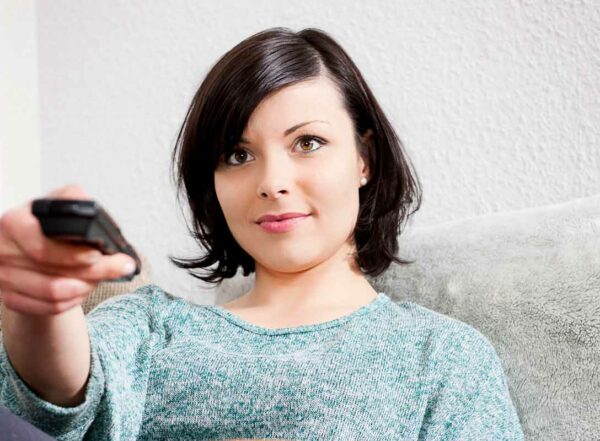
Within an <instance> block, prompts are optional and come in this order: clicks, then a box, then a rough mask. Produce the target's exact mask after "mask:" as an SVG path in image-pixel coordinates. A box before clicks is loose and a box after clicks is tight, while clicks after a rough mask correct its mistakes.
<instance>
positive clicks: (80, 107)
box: [2, 0, 600, 303]
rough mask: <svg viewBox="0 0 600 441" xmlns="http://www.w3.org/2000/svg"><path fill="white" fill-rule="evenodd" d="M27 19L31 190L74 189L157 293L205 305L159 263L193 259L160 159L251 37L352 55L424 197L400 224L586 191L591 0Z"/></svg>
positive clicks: (273, 7)
mask: <svg viewBox="0 0 600 441" xmlns="http://www.w3.org/2000/svg"><path fill="white" fill-rule="evenodd" d="M26 3H27V2H26ZM35 10H36V11H35V12H36V17H37V22H36V29H35V30H34V31H35V32H36V33H37V34H36V38H37V46H38V47H37V57H38V58H37V60H36V61H37V69H38V71H37V76H38V80H39V82H38V86H39V103H38V104H39V115H40V127H41V130H40V135H39V138H40V141H39V142H40V145H41V168H40V170H39V173H40V176H41V184H40V188H39V191H40V192H41V194H44V193H46V192H48V191H50V190H51V189H53V188H56V187H59V186H62V185H64V184H67V183H78V184H81V185H82V186H84V188H86V189H87V191H88V192H89V193H90V194H91V195H93V196H94V197H95V198H96V199H97V200H98V201H99V202H101V203H102V204H103V205H104V206H105V207H107V209H108V210H109V212H110V213H111V214H112V215H113V217H115V219H117V221H118V222H119V224H120V226H121V230H122V231H123V233H124V234H125V236H126V237H127V238H128V239H129V240H130V241H131V242H132V243H133V244H134V246H135V247H136V248H137V249H138V250H139V251H140V252H141V253H143V254H145V255H146V256H147V257H148V259H149V260H150V262H151V265H152V269H153V274H154V280H155V281H156V283H158V284H159V285H161V286H162V287H163V288H165V289H166V290H167V291H170V292H173V293H174V294H176V295H180V296H182V297H186V298H190V299H192V298H193V299H194V301H197V302H199V303H213V300H214V297H213V294H212V292H211V291H210V290H209V289H207V288H206V287H205V286H203V284H202V282H201V281H200V280H197V279H194V278H192V277H191V276H188V275H187V274H186V273H185V272H184V271H183V270H179V269H177V268H175V267H174V266H172V265H171V264H170V263H169V261H168V259H167V255H168V254H176V255H178V256H180V257H189V256H190V253H191V252H192V251H193V250H194V244H193V242H192V241H191V239H189V238H188V235H187V230H186V227H185V224H184V221H183V212H182V209H180V208H179V207H178V206H177V204H176V199H175V193H174V188H173V186H172V185H171V182H170V180H169V173H170V169H169V165H170V163H169V159H170V153H171V150H172V148H173V146H174V142H175V137H176V134H177V131H178V129H179V127H180V124H181V123H182V121H183V118H184V115H185V111H186V110H187V107H188V105H189V102H190V100H191V98H192V96H193V94H194V92H195V90H196V89H197V87H198V86H199V84H200V82H201V81H202V79H203V77H204V75H205V74H206V73H207V72H208V69H209V68H210V66H211V65H212V64H213V63H214V62H216V60H217V58H219V57H220V56H221V55H222V54H223V53H225V52H226V51H227V50H229V49H230V48H231V47H233V46H234V45H235V44H237V43H238V42H240V41H241V40H243V39H244V38H246V37H248V36H250V35H251V34H253V33H255V32H258V31H259V30H262V29H265V28H269V27H274V26H285V27H290V28H292V29H293V30H296V31H298V30H300V29H302V28H305V27H317V28H321V29H323V30H325V31H326V32H328V33H330V34H331V35H332V36H333V37H334V38H336V39H337V40H338V41H339V42H340V43H341V44H342V46H343V47H344V48H345V49H346V50H347V51H348V52H349V54H350V56H352V57H353V59H354V60H355V62H356V63H357V65H358V66H359V68H360V69H361V70H362V72H363V74H364V76H365V79H366V80H367V82H368V83H369V85H370V86H371V88H372V89H373V91H374V93H375V95H376V97H378V99H379V102H380V104H381V105H382V107H383V109H384V110H385V111H386V112H387V114H388V117H389V118H390V120H391V121H392V122H393V123H394V124H395V127H396V129H397V132H398V134H399V136H400V138H401V139H402V140H403V142H404V144H405V147H406V150H407V152H408V154H409V156H410V157H411V159H412V161H413V163H414V165H415V167H416V169H417V172H418V174H419V177H420V179H421V181H422V183H423V189H424V200H423V205H422V208H421V210H420V211H419V212H418V213H417V214H416V215H415V216H414V218H413V221H412V224H414V225H429V224H435V223H439V222H445V221H450V220H455V219H460V218H464V217H470V216H477V215H480V214H484V213H490V212H497V211H507V210H516V209H521V208H526V207H532V206H537V205H546V204H552V203H559V202H563V201H567V200H570V199H573V198H578V197H584V196H589V195H593V194H597V193H600V143H599V138H600V99H599V98H600V93H599V92H598V84H600V50H599V49H600V47H599V46H600V44H599V42H600V3H598V2H597V1H595V0H580V1H561V2H546V1H543V0H529V1H516V0H512V1H511V0H490V1H487V2H479V1H476V0H460V1H457V2H442V1H434V2H418V1H398V0H396V1H369V2H357V1H355V2H348V1H345V0H333V1H330V2H326V3H323V2H320V1H316V0H302V1H290V2H286V3H285V8H282V7H281V3H280V2H275V1H264V0H262V1H261V0H257V1H254V2H240V1H230V0H220V1H218V2H217V1H210V2H208V1H207V2H193V1H180V0H172V1H169V2H147V1H141V0H129V1H116V0H111V1H104V2H95V1H91V0H83V1H78V2H72V1H66V0H54V1H52V2H46V1H42V2H37V3H35ZM32 68H33V66H32ZM6 148H9V149H13V150H14V149H17V148H21V147H20V146H19V145H18V144H17V143H15V144H12V145H10V146H9V147H6V146H3V149H6ZM10 166H11V165H10V164H9V165H8V167H10ZM4 167H6V164H5V165H4ZM36 172H37V171H35V170H34V171H32V172H31V174H32V178H33V179H35V176H33V174H35V173H36ZM2 184H3V185H5V182H3V183H2ZM23 197H25V198H26V199H30V198H33V197H38V194H24V195H23ZM17 202H19V201H17ZM19 203H20V202H19ZM185 212H187V210H185Z"/></svg>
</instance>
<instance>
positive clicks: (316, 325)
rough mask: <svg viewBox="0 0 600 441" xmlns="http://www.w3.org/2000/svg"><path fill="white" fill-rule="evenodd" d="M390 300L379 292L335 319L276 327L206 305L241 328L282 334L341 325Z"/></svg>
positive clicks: (259, 332) (256, 331) (313, 330)
mask: <svg viewBox="0 0 600 441" xmlns="http://www.w3.org/2000/svg"><path fill="white" fill-rule="evenodd" d="M390 301H391V300H390V299H389V297H388V296H387V295H386V294H385V293H383V292H378V293H377V297H375V298H374V299H373V300H371V301H370V302H369V303H367V304H366V305H363V306H361V307H360V308H358V309H357V310H355V311H353V312H351V313H349V314H346V315H344V316H342V317H338V318H336V319H333V320H328V321H326V322H321V323H314V324H311V325H301V326H292V327H286V328H275V329H272V328H265V327H263V326H258V325H255V324H253V323H250V322H248V321H246V320H244V319H242V318H241V317H240V316H238V315H236V314H234V313H232V312H231V311H229V310H228V309H226V308H223V307H222V306H220V305H204V306H205V308H206V309H207V310H209V311H211V312H213V313H215V314H218V315H220V316H221V317H223V318H225V319H226V320H227V321H229V322H230V323H233V324H234V325H236V326H238V327H240V328H243V329H245V330H247V331H250V332H253V333H255V334H263V335H282V334H295V333H301V332H315V331H320V330H323V329H327V328H332V327H334V326H340V325H343V324H344V323H346V322H348V321H349V320H352V319H354V318H356V317H359V316H362V315H364V314H367V313H369V312H371V311H374V310H375V309H377V308H378V307H379V306H381V305H382V304H384V303H388V302H390Z"/></svg>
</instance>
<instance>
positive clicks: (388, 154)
mask: <svg viewBox="0 0 600 441" xmlns="http://www.w3.org/2000/svg"><path fill="white" fill-rule="evenodd" d="M321 75H326V76H328V77H329V78H330V79H332V80H333V82H334V83H335V84H336V86H337V88H338V90H339V92H340V94H341V95H342V97H343V103H344V106H345V109H346V110H347V112H348V114H349V115H350V117H351V119H352V121H353V123H354V129H355V138H356V141H357V146H361V141H360V140H361V138H360V137H361V136H363V135H364V134H365V133H366V131H367V130H368V129H372V132H373V133H372V137H371V138H372V139H371V140H370V142H369V143H368V147H367V152H366V153H365V154H366V156H367V158H368V164H369V171H370V177H369V178H370V179H369V181H368V183H367V184H366V185H364V186H363V187H360V189H359V200H360V205H359V212H358V218H357V221H356V225H355V228H354V231H353V233H352V235H351V237H350V238H351V240H352V241H353V244H354V245H356V253H355V254H354V256H353V257H354V258H355V260H356V263H357V264H358V266H359V268H360V270H361V271H362V272H363V274H366V275H368V276H371V277H375V276H378V275H380V274H381V273H383V272H384V271H385V270H386V269H387V268H388V267H389V266H390V264H391V263H392V262H396V263H398V264H409V263H413V262H412V261H406V260H402V259H400V258H398V257H396V255H395V254H396V252H397V251H398V236H399V235H400V234H401V232H402V230H403V227H404V224H405V223H406V221H407V220H408V217H409V216H410V215H412V214H413V213H414V212H416V211H417V210H418V209H419V207H420V205H421V186H420V183H419V180H418V177H417V176H416V174H414V173H413V172H412V171H411V169H412V164H411V163H410V161H409V159H408V156H407V155H406V153H404V147H403V145H402V143H401V141H400V139H399V138H398V136H397V135H396V133H395V131H394V129H393V127H392V125H391V124H390V122H389V121H388V119H387V118H386V116H385V114H384V112H383V111H382V109H381V107H380V106H379V104H378V103H377V101H376V99H375V97H374V96H373V94H372V93H371V90H370V89H369V87H368V86H367V83H366V82H365V80H364V79H363V77H362V75H361V73H360V72H359V70H358V68H357V67H356V65H355V64H354V62H353V61H352V60H351V58H350V57H349V56H348V54H347V53H346V52H345V51H344V50H343V49H342V47H341V46H340V45H339V44H338V43H337V42H336V41H335V40H334V39H333V38H332V37H330V36H329V35H328V34H327V33H325V32H324V31H321V30H319V29H316V28H307V29H304V30H302V31H300V32H297V33H295V32H293V31H292V30H290V29H289V28H283V27H275V28H270V29H266V30H264V31H261V32H258V33H256V34H254V35H252V36H250V37H248V38H246V39H245V40H243V41H242V42H241V43H239V44H238V45H236V46H235V47H234V48H232V49H231V50H229V51H228V52H227V53H226V54H225V55H223V56H222V57H221V58H220V59H219V60H218V61H217V62H216V63H215V64H214V66H213V67H212V68H211V69H210V71H209V72H208V74H207V75H206V78H205V79H204V81H203V82H202V84H201V85H200V87H199V89H198V90H197V92H196V94H195V96H194V98H193V99H192V102H191V105H190V107H189V109H188V111H187V114H186V116H185V120H184V122H183V124H182V126H181V129H180V130H179V134H178V136H177V141H176V144H175V149H174V150H173V153H172V166H173V168H174V172H175V179H176V189H177V190H178V196H179V191H180V190H181V188H182V186H185V195H186V197H187V202H188V204H189V207H190V209H191V213H192V217H193V228H192V229H191V230H190V229H189V226H188V230H189V231H190V233H191V235H192V236H193V237H194V238H195V240H196V241H197V242H198V243H199V244H200V245H202V246H203V247H204V248H205V249H206V250H207V253H206V254H205V255H203V256H201V257H199V258H197V259H178V258H173V257H171V256H169V259H170V260H171V262H172V263H173V264H174V265H176V266H177V267H179V268H185V269H187V270H188V272H189V273H190V274H191V275H192V276H193V277H196V278H198V279H202V280H204V281H205V282H209V283H214V284H219V283H221V282H222V281H223V280H224V279H226V278H232V277H234V276H235V275H236V273H237V271H238V268H239V266H241V267H242V269H243V274H244V276H248V275H249V274H250V273H252V272H254V271H255V262H254V259H253V258H252V256H250V255H249V254H248V253H246V251H244V249H242V248H241V247H240V246H239V244H238V243H237V241H236V240H235V239H234V237H233V235H232V234H231V232H230V231H229V228H228V226H227V222H226V221H225V217H224V214H223V211H222V210H221V206H220V204H219V202H218V200H217V196H216V191H215V186H214V172H215V169H216V168H217V166H218V163H219V161H220V159H221V158H222V157H224V155H226V156H225V157H229V155H230V154H231V153H232V152H233V151H234V148H235V147H236V145H237V143H238V141H239V138H240V137H241V136H242V133H243V131H244V128H245V127H246V124H247V122H248V119H249V118H250V115H251V114H252V111H253V110H254V109H255V108H256V107H257V105H258V104H259V103H260V102H261V101H262V100H263V99H264V98H265V97H267V96H268V95H270V94H272V93H274V92H277V91H278V90H280V89H282V88H283V87H286V86H289V85H292V84H294V83H298V82H300V81H305V80H309V79H314V78H316V77H318V76H321ZM361 147H362V146H361ZM178 200H179V199H178ZM413 205H414V208H412V209H411V207H413ZM352 236H353V237H352ZM214 264H217V265H216V267H213V268H211V269H210V270H209V271H208V272H207V273H206V274H205V275H199V274H196V273H195V272H194V271H193V270H194V269H196V268H207V267H210V266H211V265H214Z"/></svg>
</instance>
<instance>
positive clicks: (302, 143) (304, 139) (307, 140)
mask: <svg viewBox="0 0 600 441" xmlns="http://www.w3.org/2000/svg"><path fill="white" fill-rule="evenodd" d="M298 141H299V144H300V146H301V147H300V148H301V149H302V151H303V152H308V153H310V152H314V151H315V150H319V149H320V148H321V147H322V146H323V145H325V142H324V141H322V140H321V139H319V138H317V137H316V136H303V137H301V138H300V139H299V140H298ZM313 141H316V142H317V144H320V145H321V147H319V148H317V149H314V150H304V149H303V147H304V146H305V145H307V144H308V145H310V143H311V142H313Z"/></svg>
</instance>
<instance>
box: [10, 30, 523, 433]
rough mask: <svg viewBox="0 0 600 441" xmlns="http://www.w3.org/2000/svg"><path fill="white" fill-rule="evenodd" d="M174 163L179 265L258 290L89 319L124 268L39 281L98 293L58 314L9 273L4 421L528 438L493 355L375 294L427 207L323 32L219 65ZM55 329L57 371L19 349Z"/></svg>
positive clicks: (132, 296)
mask: <svg viewBox="0 0 600 441" xmlns="http://www.w3.org/2000/svg"><path fill="white" fill-rule="evenodd" d="M173 161H174V164H175V170H176V173H177V174H176V177H177V185H178V188H179V189H183V190H184V192H183V193H184V195H185V197H186V201H187V203H188V204H189V207H190V210H191V215H192V221H193V225H192V232H193V237H194V238H195V239H196V240H197V241H198V244H199V245H200V246H201V247H202V248H203V250H202V256H200V257H199V258H192V259H175V258H171V259H172V261H173V262H174V263H175V264H176V265H177V266H179V267H181V268H185V269H187V270H189V272H190V274H191V275H193V276H194V277H197V278H200V279H202V280H204V281H206V282H209V283H220V282H221V281H222V280H224V279H227V278H231V277H233V276H234V275H236V273H237V270H238V269H239V268H240V267H241V268H242V270H243V274H244V276H248V275H249V274H251V273H254V274H255V281H254V284H253V286H252V288H251V289H250V290H249V291H248V292H246V293H244V294H243V295H242V296H241V297H239V298H237V299H235V300H233V301H232V302H229V303H226V304H222V305H198V304H192V303H189V302H187V301H185V300H184V299H181V298H178V297H175V296H173V295H171V294H169V293H166V292H165V291H164V290H163V289H161V288H160V287H159V286H157V285H145V286H143V287H141V288H139V289H138V290H136V291H135V292H134V293H129V294H126V295H123V296H118V297H115V298H111V299H109V300H107V301H105V302H103V303H102V304H100V305H99V306H97V307H96V308H95V309H94V310H93V311H92V312H90V313H89V314H88V315H87V316H84V315H83V312H82V311H81V308H80V307H79V306H77V307H74V305H73V303H75V305H79V304H80V303H81V301H82V299H83V298H85V295H87V294H86V293H89V291H90V290H91V289H93V287H94V286H95V283H97V281H98V280H100V279H101V275H103V276H104V277H105V278H106V277H107V276H106V275H105V273H103V272H102V271H107V273H106V274H109V273H108V271H109V269H110V268H112V267H113V266H114V265H116V264H117V263H119V264H120V263H122V260H120V261H117V260H116V259H117V256H104V257H102V258H101V259H100V260H99V261H98V262H96V263H95V264H87V265H86V266H81V264H80V266H75V265H74V264H72V266H71V267H69V269H68V271H67V269H64V270H63V271H62V272H60V273H59V272H56V271H55V273H54V278H51V277H49V276H48V277H47V278H46V279H43V282H45V283H51V282H52V281H53V280H56V278H57V277H56V274H61V275H63V276H66V277H69V278H71V279H77V280H78V281H80V282H83V283H85V284H86V285H85V287H82V291H83V292H84V293H83V294H81V293H79V297H76V298H75V300H73V299H72V298H71V300H67V301H65V299H66V297H67V296H65V297H63V298H62V300H63V301H65V302H64V303H63V304H61V305H62V306H60V307H57V306H56V303H58V302H57V300H56V297H57V296H56V295H54V296H52V295H50V294H45V295H44V294H42V293H40V292H35V289H34V288H33V287H31V286H29V287H27V286H26V284H25V282H21V285H19V283H18V277H17V276H16V272H14V271H0V278H1V279H2V284H1V285H0V288H2V289H3V291H4V290H5V289H6V292H4V296H5V302H6V309H7V311H5V313H8V314H10V319H11V320H10V321H11V323H10V325H11V326H10V336H11V337H12V339H6V341H5V344H6V350H4V348H3V349H2V350H1V351H0V368H1V370H0V373H1V374H3V375H4V381H3V382H2V383H1V386H0V403H1V404H3V405H4V406H6V407H7V408H9V409H10V410H12V411H13V412H14V413H16V414H18V415H20V416H22V417H23V418H24V419H26V420H27V421H30V422H32V423H33V424H35V425H36V426H37V427H39V428H41V429H42V430H45V431H46V432H47V433H48V434H50V435H53V436H55V437H57V438H58V439H65V440H66V439H83V438H84V437H86V439H98V440H100V439H102V440H113V439H114V440H117V439H178V440H184V439H194V440H199V439H207V440H208V439H211V440H216V439H219V440H224V439H285V440H309V439H310V440H353V439H361V440H363V439H369V440H392V439H393V440H400V439H402V440H404V439H412V440H417V439H423V440H459V439H460V440H471V439H472V440H521V439H523V433H522V430H521V427H520V424H519V419H518V415H517V413H516V410H515V407H514V405H513V403H512V400H511V397H510V395H509V392H508V387H507V382H506V377H505V374H504V371H503V369H502V365H501V362H500V360H499V358H498V356H497V354H496V352H495V350H494V348H493V347H492V346H491V344H490V342H489V341H488V340H487V339H486V338H485V337H484V336H483V335H482V334H481V333H479V332H478V331H477V330H475V329H474V328H473V327H471V326H469V325H467V324H465V323H463V322H460V321H458V320H456V319H453V318H450V317H448V316H444V315H442V314H439V313H436V312H434V311H431V310H429V309H426V308H424V307H422V306H419V305H417V304H415V303H411V302H407V301H404V302H395V301H392V300H391V298H390V297H389V296H388V294H386V293H383V292H377V291H376V290H375V289H373V287H372V286H371V285H370V283H369V282H368V280H367V279H366V276H371V277H374V276H378V275H381V274H382V273H383V272H384V271H385V270H386V269H387V268H388V267H389V266H390V265H391V264H392V263H393V262H395V263H396V264H400V265H404V264H409V263H410V262H406V261H404V260H402V259H400V258H398V257H397V256H396V253H397V251H398V236H399V234H400V233H401V231H402V227H403V225H404V223H405V222H406V221H407V219H408V217H409V216H410V215H411V214H412V213H414V212H415V211H416V210H417V209H418V208H419V205H420V202H421V191H420V186H419V184H418V179H417V178H416V175H415V174H414V172H413V171H412V168H411V166H410V161H409V160H408V158H407V156H406V153H405V152H404V150H403V147H402V144H401V142H400V140H399V138H398V137H397V135H396V133H395V132H394V129H393V127H392V125H391V124H390V122H389V121H388V119H387V118H386V116H385V115H384V113H383V111H382V110H381V108H380V106H379V105H378V103H377V101H376V99H375V97H374V96H373V94H372V93H371V91H370V89H369V87H368V86H367V84H366V82H365V81H364V79H363V78H362V76H361V74H360V72H359V70H358V68H357V67H356V65H355V64H354V63H353V62H352V60H351V59H350V57H349V56H348V55H347V54H346V52H345V51H344V50H343V49H342V48H341V47H340V45H339V44H337V43H336V42H335V41H334V40H333V39H332V38H331V37H330V36H329V35H327V34H326V33H324V32H322V31H320V30H317V29H305V30H302V31H300V32H293V31H291V30H289V29H286V28H273V29H268V30H266V31H263V32H260V33H258V34H255V35H253V36H251V37H249V38H248V39H246V40H244V41H242V42H241V43H240V44H238V45H237V46H235V47H234V48H233V49H231V50H230V51H229V52H227V53H226V54H225V55H224V56H223V57H222V58H221V59H220V60H219V61H218V62H217V63H216V64H215V65H214V66H213V67H212V68H211V69H210V71H209V72H208V74H207V75H206V78H205V79H204V81H203V82H202V84H201V85H200V88H199V89H198V91H197V93H196V95H195V97H194V98H193V101H192V103H191V106H190V108H189V111H188V113H187V115H186V118H185V121H184V123H183V126H182V128H181V131H180V133H179V136H178V140H177V145H176V148H175V150H174V152H173ZM71 191H74V192H76V190H73V189H71ZM25 211H26V210H24V211H23V216H25ZM11 219H20V218H19V216H17V215H16V214H13V215H12V216H11ZM13 222H15V223H16V221H15V220H13ZM4 225H5V234H6V235H7V237H10V240H11V241H12V242H15V243H18V242H19V241H21V243H24V242H25V240H24V239H23V237H24V233H22V234H21V235H19V234H16V233H13V234H12V235H9V232H11V231H12V232H14V231H17V230H18V228H16V227H12V225H13V223H11V222H10V219H9V220H6V221H5V222H4ZM19 231H24V230H23V229H21V230H19ZM30 233H31V231H30ZM35 237H39V241H40V243H41V242H42V241H43V240H44V239H43V238H42V237H41V235H39V232H38V236H35ZM44 243H47V242H44ZM45 246H46V247H47V248H45V249H46V250H50V248H49V245H45ZM53 246H54V247H55V248H52V250H53V251H54V253H53V252H50V251H48V252H47V253H45V254H44V253H41V254H43V255H44V256H46V258H47V259H48V261H50V260H51V259H52V258H54V259H55V260H54V262H55V263H56V261H58V258H57V257H56V256H58V254H59V253H60V252H63V253H66V252H67V251H65V250H66V248H65V249H59V248H58V245H56V244H53ZM62 246H66V245H62ZM30 247H31V248H33V245H31V246H30ZM39 248H40V247H39V246H38V249H39ZM42 248H43V247H42ZM19 249H22V250H27V249H28V247H27V246H20V247H19ZM68 252H69V253H70V254H69V255H70V256H76V255H78V254H80V250H77V252H76V251H75V250H74V249H68ZM26 255H27V252H26V251H23V254H21V255H20V257H21V261H25V260H26V258H25V257H23V256H26ZM52 256H54V257H52ZM108 259H113V260H110V261H109V260H108ZM4 261H5V262H8V259H4ZM15 261H16V260H15ZM40 261H43V259H38V261H37V265H40ZM67 261H69V259H64V260H63V263H65V262H67ZM31 262H32V261H31V260H28V261H27V263H28V264H29V265H31V267H30V268H35V267H34V266H33V264H32V263H31ZM65 264H66V263H65ZM4 265H5V266H6V267H8V266H9V263H5V264H4ZM102 265H104V266H102ZM111 265H112V266H111ZM0 268H1V267H0ZM38 268H39V266H38ZM46 269H47V268H46ZM198 269H204V273H200V272H197V271H195V270H198ZM23 271H24V270H23ZM31 271H32V270H31ZM2 273H4V274H11V273H12V275H13V277H12V278H10V277H8V276H6V275H5V276H2ZM22 274H26V273H22ZM110 274H111V276H110V277H118V276H120V274H118V273H110ZM40 284H41V285H43V283H41V282H40ZM38 289H41V288H38ZM34 297H35V298H36V300H35V301H36V302H38V303H33V302H32V300H33V298H34ZM51 299H54V300H51ZM52 301H54V306H53V308H54V309H52V311H53V312H52V313H49V312H44V311H45V310H44V308H48V306H46V305H48V304H49V303H51V302H52ZM36 308H37V309H36ZM33 314H37V315H35V316H34V315H33ZM43 314H46V315H50V314H52V315H51V317H54V319H53V320H54V321H53V322H52V326H51V325H49V324H48V322H45V323H46V325H45V327H43V326H42V329H43V330H44V332H41V335H42V336H43V337H42V339H47V340H46V341H50V342H51V343H53V344H54V346H53V347H54V351H53V352H50V351H47V356H48V357H50V358H51V359H52V361H51V362H50V366H51V368H50V370H49V371H48V369H45V370H44V372H45V374H42V373H41V371H42V369H41V368H38V369H37V370H36V369H35V368H34V367H33V365H34V360H32V356H31V355H29V356H28V355H26V354H25V352H24V351H23V350H19V347H18V344H17V341H16V336H17V335H20V336H21V337H22V338H27V336H30V334H27V329H30V328H28V326H29V327H31V326H33V325H31V323H33V321H34V320H35V319H33V318H29V317H38V316H39V315H43ZM38 320H39V318H38ZM28 323H29V325H28ZM39 329H40V328H38V331H39ZM86 330H87V332H85V331H86ZM74 333H75V334H76V335H77V336H78V337H77V338H75V337H73V335H74ZM50 334H52V336H51V337H48V335H50ZM39 335H40V333H38V339H39ZM7 337H8V335H7ZM51 338H52V339H53V340H49V339H51ZM22 341H23V340H22ZM67 350H68V351H69V352H66V351H67ZM57 351H58V352H60V354H62V355H63V357H62V365H61V363H60V361H59V360H57V359H58V358H59V355H57ZM66 354H71V355H72V356H73V357H74V358H75V360H76V361H72V362H70V363H69V362H68V361H66V360H65V357H66ZM38 361H39V360H38ZM38 365H39V364H38ZM19 366H20V367H19ZM19 373H20V374H22V375H19Z"/></svg>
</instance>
